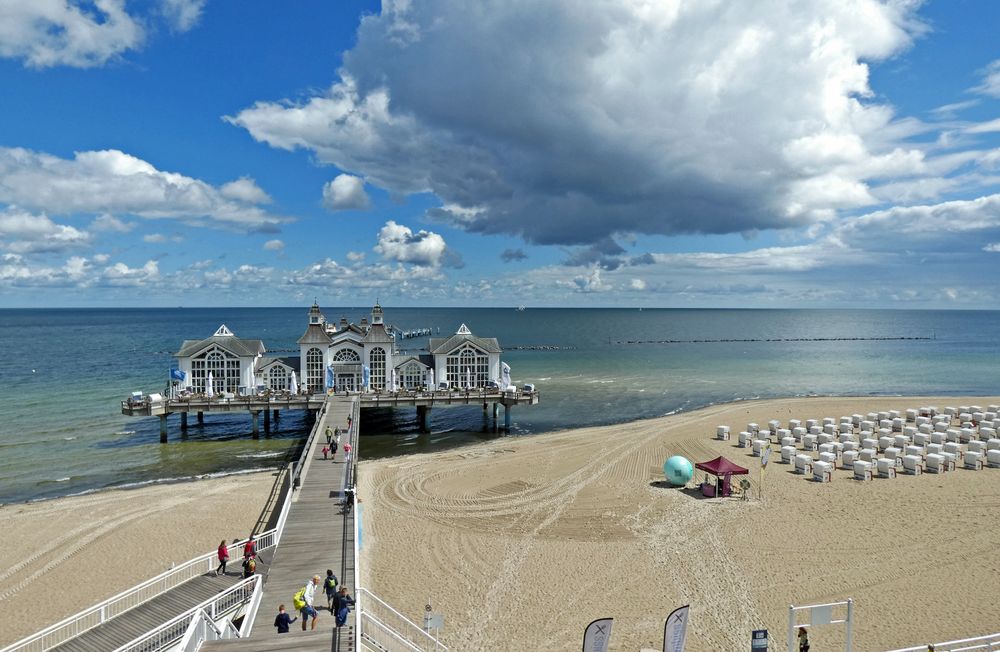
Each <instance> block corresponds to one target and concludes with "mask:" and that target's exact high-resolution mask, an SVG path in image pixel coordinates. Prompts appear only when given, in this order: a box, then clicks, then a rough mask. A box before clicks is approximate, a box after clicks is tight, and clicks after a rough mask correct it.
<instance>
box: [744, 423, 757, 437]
mask: <svg viewBox="0 0 1000 652" xmlns="http://www.w3.org/2000/svg"><path fill="white" fill-rule="evenodd" d="M747 432H750V433H753V434H755V435H756V434H757V433H758V432H760V426H758V425H757V424H756V423H748V424H747Z"/></svg>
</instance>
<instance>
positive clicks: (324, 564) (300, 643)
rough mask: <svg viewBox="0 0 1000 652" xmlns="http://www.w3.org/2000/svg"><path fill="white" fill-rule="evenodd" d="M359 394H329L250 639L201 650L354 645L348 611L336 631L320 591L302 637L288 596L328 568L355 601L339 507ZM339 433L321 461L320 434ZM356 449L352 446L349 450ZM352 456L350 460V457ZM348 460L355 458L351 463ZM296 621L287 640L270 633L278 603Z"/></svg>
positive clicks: (346, 523)
mask: <svg viewBox="0 0 1000 652" xmlns="http://www.w3.org/2000/svg"><path fill="white" fill-rule="evenodd" d="M359 409H360V406H359V405H358V397H357V396H331V397H330V398H329V399H328V403H327V409H326V411H325V413H324V414H323V416H322V420H321V422H320V423H319V424H318V425H317V433H318V436H317V437H316V438H315V440H314V442H313V446H312V450H310V451H309V456H308V458H307V459H308V460H309V461H308V464H309V466H308V468H307V469H306V470H305V478H304V479H303V481H302V485H301V486H300V487H299V489H298V491H296V493H295V498H294V502H293V503H292V507H291V511H290V512H289V514H288V520H287V521H286V522H285V529H284V531H283V532H282V534H281V542H280V543H279V544H278V548H277V550H276V551H275V553H274V559H273V560H272V562H271V566H270V569H269V570H268V574H267V580H266V581H265V582H264V593H263V596H262V597H261V602H260V608H259V609H258V611H257V617H256V620H255V622H254V627H253V632H251V635H250V639H249V640H238V641H213V642H209V643H206V644H205V645H204V646H202V649H203V650H205V651H206V652H208V651H210V650H212V651H214V650H220V651H221V650H227V649H233V650H234V651H235V650H245V651H247V652H250V651H253V650H279V649H296V650H312V649H316V650H349V649H351V650H353V649H356V648H355V647H354V645H353V644H349V642H351V641H353V640H354V618H353V613H352V615H351V617H349V618H348V621H347V625H345V626H344V627H343V628H340V630H337V628H336V627H335V622H334V616H333V614H331V613H330V612H329V611H327V610H326V604H327V603H326V594H325V593H324V592H323V585H322V582H320V585H319V586H317V587H316V597H315V605H316V608H317V609H316V610H317V612H319V619H318V620H317V624H316V630H315V631H312V630H309V631H307V632H303V631H302V617H301V615H300V614H297V613H295V609H294V607H293V606H292V596H293V595H295V593H296V592H297V591H298V590H299V589H301V588H302V587H303V586H305V585H306V582H308V581H309V580H310V579H311V578H312V577H313V575H319V576H320V577H321V578H325V577H326V571H327V569H330V570H332V571H333V572H334V575H336V576H337V579H339V580H340V583H341V585H342V586H346V587H347V589H348V593H349V594H350V595H351V597H354V591H355V588H356V587H355V586H354V565H355V559H354V514H353V512H352V513H348V514H344V513H343V508H342V507H341V505H340V502H341V500H342V497H343V496H342V489H343V488H344V483H345V481H346V476H347V471H348V468H349V466H350V463H348V462H347V460H346V459H345V456H344V449H343V445H344V443H346V442H348V441H349V436H350V435H353V436H354V440H355V444H356V439H357V437H356V433H357V425H358V423H357V422H358V410H359ZM349 416H351V417H353V423H354V429H353V430H352V432H351V433H350V435H349V434H347V419H348V417H349ZM327 426H329V427H330V428H331V429H334V428H337V427H339V428H340V429H341V431H343V432H344V433H345V434H343V435H342V436H341V439H340V443H341V445H340V448H339V450H338V451H337V455H336V457H335V458H334V459H333V460H324V459H323V453H322V449H323V447H324V446H325V445H326V438H325V437H324V436H323V433H324V431H325V430H326V427H327ZM352 445H354V444H352ZM353 454H354V453H353V452H352V456H353ZM351 462H353V459H352V460H351ZM279 604H284V605H285V609H286V610H287V611H288V613H289V614H290V615H292V616H298V618H299V620H298V621H296V622H295V623H292V626H291V631H289V633H288V634H282V635H281V636H280V637H279V636H278V633H277V630H276V629H275V628H274V626H273V623H274V616H275V615H277V613H278V605H279Z"/></svg>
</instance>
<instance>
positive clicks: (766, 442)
mask: <svg viewBox="0 0 1000 652" xmlns="http://www.w3.org/2000/svg"><path fill="white" fill-rule="evenodd" d="M770 445H771V440H770V439H754V440H753V456H754V457H760V456H761V455H763V454H764V450H765V449H766V448H767V447H768V446H770Z"/></svg>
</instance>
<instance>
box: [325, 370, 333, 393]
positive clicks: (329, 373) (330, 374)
mask: <svg viewBox="0 0 1000 652" xmlns="http://www.w3.org/2000/svg"><path fill="white" fill-rule="evenodd" d="M331 387H333V367H327V368H326V388H327V389H330V388H331Z"/></svg>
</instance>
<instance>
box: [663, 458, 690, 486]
mask: <svg viewBox="0 0 1000 652" xmlns="http://www.w3.org/2000/svg"><path fill="white" fill-rule="evenodd" d="M663 475H665V476H667V482H669V483H670V484H672V485H673V486H675V487H683V486H684V485H686V484H687V483H688V482H690V481H691V477H692V476H693V475H694V465H693V464H691V460H689V459H688V458H686V457H681V456H680V455H674V456H673V457H668V458H667V461H666V462H664V463H663Z"/></svg>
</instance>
